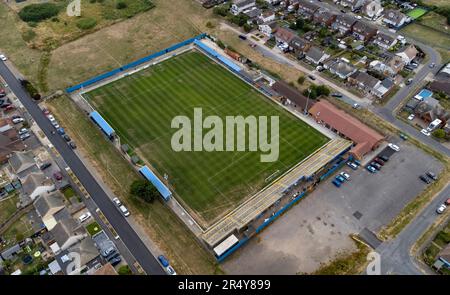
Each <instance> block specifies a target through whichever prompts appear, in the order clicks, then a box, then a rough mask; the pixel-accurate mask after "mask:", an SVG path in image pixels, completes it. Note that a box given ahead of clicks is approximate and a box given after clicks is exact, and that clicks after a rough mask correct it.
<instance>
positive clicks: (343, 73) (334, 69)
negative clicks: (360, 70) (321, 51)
mask: <svg viewBox="0 0 450 295" xmlns="http://www.w3.org/2000/svg"><path fill="white" fill-rule="evenodd" d="M323 67H324V68H325V69H327V70H329V71H330V73H332V74H334V75H337V76H338V77H339V78H341V79H344V80H345V79H347V78H348V77H349V76H350V75H351V74H353V73H354V72H356V68H355V67H354V66H353V65H351V64H349V63H348V62H346V61H343V60H342V59H334V60H330V61H328V62H326V63H325V64H324V65H323Z"/></svg>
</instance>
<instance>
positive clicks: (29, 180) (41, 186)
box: [20, 172, 55, 201]
mask: <svg viewBox="0 0 450 295" xmlns="http://www.w3.org/2000/svg"><path fill="white" fill-rule="evenodd" d="M20 182H21V183H22V189H23V193H24V196H26V197H29V198H30V199H31V200H32V201H34V200H35V199H36V198H37V197H38V196H40V195H43V194H45V193H49V192H52V191H54V190H55V184H54V183H53V181H52V180H51V179H50V178H48V177H46V176H45V175H44V174H43V173H42V172H32V173H30V174H28V175H27V176H25V178H23V179H20Z"/></svg>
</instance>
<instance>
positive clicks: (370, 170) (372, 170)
mask: <svg viewBox="0 0 450 295" xmlns="http://www.w3.org/2000/svg"><path fill="white" fill-rule="evenodd" d="M366 169H367V170H368V171H369V172H371V173H376V172H377V169H375V168H374V167H372V166H370V165H369V166H367V167H366Z"/></svg>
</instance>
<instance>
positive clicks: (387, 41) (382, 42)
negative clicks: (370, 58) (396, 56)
mask: <svg viewBox="0 0 450 295" xmlns="http://www.w3.org/2000/svg"><path fill="white" fill-rule="evenodd" d="M372 42H373V43H374V44H375V45H377V46H379V47H380V48H383V49H385V50H388V49H390V48H392V47H393V46H394V45H395V44H397V38H394V37H391V36H389V35H387V34H385V33H383V32H378V34H377V35H376V36H375V37H374V38H373V41H372Z"/></svg>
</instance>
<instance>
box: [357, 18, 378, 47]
mask: <svg viewBox="0 0 450 295" xmlns="http://www.w3.org/2000/svg"><path fill="white" fill-rule="evenodd" d="M377 32H378V29H377V28H375V27H373V26H370V25H368V24H366V23H364V22H360V21H357V22H356V23H355V24H354V25H353V31H352V34H353V36H355V38H357V39H359V40H361V41H364V42H367V41H369V40H370V39H371V38H372V37H373V36H375V35H376V34H377Z"/></svg>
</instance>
